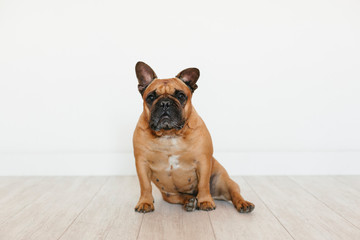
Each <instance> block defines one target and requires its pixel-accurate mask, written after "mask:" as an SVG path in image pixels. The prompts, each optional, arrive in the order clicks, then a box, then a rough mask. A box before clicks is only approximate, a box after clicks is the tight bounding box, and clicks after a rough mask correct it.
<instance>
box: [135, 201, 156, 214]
mask: <svg viewBox="0 0 360 240" xmlns="http://www.w3.org/2000/svg"><path fill="white" fill-rule="evenodd" d="M135 211H136V212H139V213H147V212H152V211H154V204H153V203H152V202H149V203H147V202H139V203H138V204H137V205H136V207H135Z"/></svg>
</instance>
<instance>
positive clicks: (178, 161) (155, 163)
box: [149, 137, 197, 193]
mask: <svg viewBox="0 0 360 240" xmlns="http://www.w3.org/2000/svg"><path fill="white" fill-rule="evenodd" d="M186 148H187V146H186V144H185V143H184V141H183V140H182V139H181V138H180V137H178V138H174V137H162V138H159V139H158V142H157V143H155V144H154V146H153V151H154V154H153V155H152V159H150V161H149V162H150V168H151V170H152V181H153V182H154V183H155V185H156V186H157V187H158V188H159V189H160V190H161V191H162V192H166V193H176V192H189V193H190V192H193V190H195V187H196V185H197V176H196V162H195V161H194V159H193V158H192V155H191V153H190V152H189V151H187V149H186Z"/></svg>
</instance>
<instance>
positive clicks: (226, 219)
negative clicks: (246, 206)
mask: <svg viewBox="0 0 360 240" xmlns="http://www.w3.org/2000/svg"><path fill="white" fill-rule="evenodd" d="M233 179H234V181H236V182H237V183H238V184H239V186H240V189H241V194H242V195H243V197H244V198H245V199H246V200H248V201H251V202H253V203H254V204H255V210H254V211H253V212H252V213H249V214H244V213H239V212H238V211H237V210H236V209H235V208H234V206H233V204H232V203H231V202H226V201H216V206H217V208H216V210H215V211H212V212H210V213H209V214H210V219H211V222H212V225H213V227H214V231H215V236H216V239H223V240H231V239H234V240H235V239H243V240H247V239H249V240H254V239H259V240H260V239H266V240H271V239H274V240H282V239H293V238H292V237H291V236H290V234H289V233H288V232H287V231H286V229H285V228H284V227H283V226H282V225H281V224H280V223H279V221H278V220H277V219H276V218H275V217H274V216H273V215H272V213H271V212H270V211H269V209H268V208H267V207H266V206H265V204H264V203H263V202H262V201H261V200H260V199H259V197H258V196H257V195H256V194H255V193H254V192H253V191H252V189H251V188H250V186H249V185H248V184H247V183H246V182H245V181H244V180H243V179H242V178H241V177H235V178H233ZM224 223H225V224H224Z"/></svg>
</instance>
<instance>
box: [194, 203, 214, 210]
mask: <svg viewBox="0 0 360 240" xmlns="http://www.w3.org/2000/svg"><path fill="white" fill-rule="evenodd" d="M215 208H216V206H215V203H214V202H209V201H203V202H198V204H197V209H200V210H203V211H212V210H215Z"/></svg>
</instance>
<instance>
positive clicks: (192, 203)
mask: <svg viewBox="0 0 360 240" xmlns="http://www.w3.org/2000/svg"><path fill="white" fill-rule="evenodd" d="M196 203H197V199H196V198H195V197H193V198H190V199H189V200H188V201H187V202H186V203H185V204H184V209H185V211H187V212H192V211H195V209H196Z"/></svg>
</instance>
